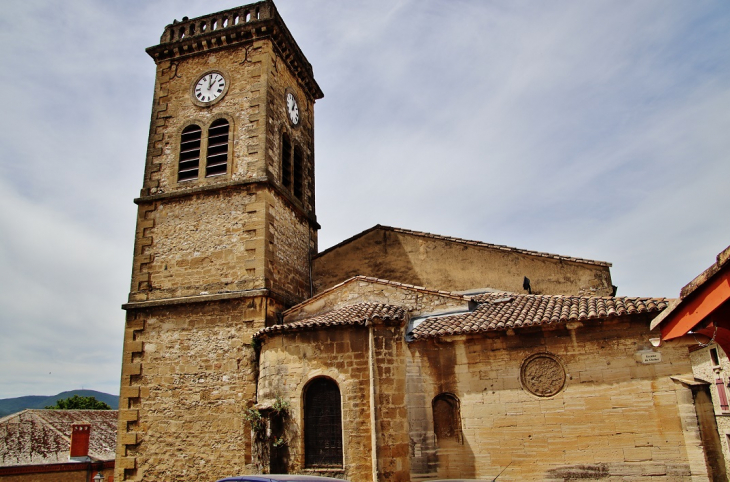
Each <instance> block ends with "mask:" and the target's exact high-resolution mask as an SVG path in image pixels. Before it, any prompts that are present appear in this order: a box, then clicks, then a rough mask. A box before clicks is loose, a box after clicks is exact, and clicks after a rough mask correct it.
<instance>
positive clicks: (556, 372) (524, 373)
mask: <svg viewBox="0 0 730 482" xmlns="http://www.w3.org/2000/svg"><path fill="white" fill-rule="evenodd" d="M520 381H521V382H522V387H523V388H525V390H527V391H529V392H530V393H532V394H533V395H537V396H538V397H552V396H553V395H556V394H557V393H558V392H560V390H562V389H563V387H564V386H565V368H563V364H562V363H560V360H558V358H557V357H555V356H554V355H551V354H549V353H537V354H535V355H531V356H529V357H528V358H527V359H525V361H524V362H522V370H521V371H520Z"/></svg>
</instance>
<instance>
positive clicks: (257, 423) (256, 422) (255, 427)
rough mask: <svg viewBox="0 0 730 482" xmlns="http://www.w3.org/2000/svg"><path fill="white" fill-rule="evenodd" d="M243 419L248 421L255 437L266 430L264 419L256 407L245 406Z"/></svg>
mask: <svg viewBox="0 0 730 482" xmlns="http://www.w3.org/2000/svg"><path fill="white" fill-rule="evenodd" d="M243 419H244V420H245V421H246V422H248V424H249V425H250V426H251V431H253V432H254V433H255V434H256V435H257V437H258V436H260V435H261V434H263V432H265V431H266V420H264V417H263V415H261V412H260V411H259V410H258V409H257V408H247V409H246V410H244V412H243Z"/></svg>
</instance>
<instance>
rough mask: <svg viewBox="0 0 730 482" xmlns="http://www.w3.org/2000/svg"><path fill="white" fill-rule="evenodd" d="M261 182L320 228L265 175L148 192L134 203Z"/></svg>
mask: <svg viewBox="0 0 730 482" xmlns="http://www.w3.org/2000/svg"><path fill="white" fill-rule="evenodd" d="M261 184H263V185H266V186H267V187H270V188H272V189H273V190H274V191H275V192H276V193H277V194H279V196H281V198H282V199H284V200H285V201H286V202H287V203H288V204H289V205H290V206H291V207H292V209H293V210H294V211H295V212H296V213H297V214H299V215H300V216H302V217H303V218H304V219H306V220H307V221H308V222H309V224H310V226H312V227H313V228H314V229H321V226H320V225H319V223H318V222H317V216H316V215H315V214H314V213H312V212H306V211H305V210H304V209H303V208H302V207H301V205H300V204H299V203H297V202H295V201H294V199H293V197H292V196H291V194H290V193H289V192H288V191H287V190H285V189H284V188H282V187H281V186H280V185H278V184H277V183H275V182H273V181H272V180H271V179H269V178H267V177H256V178H253V179H245V180H242V181H227V182H220V183H216V184H209V185H203V186H197V187H193V188H190V189H185V190H180V191H173V192H165V193H157V194H149V195H146V196H140V197H138V198H135V199H134V203H135V204H137V205H142V204H148V203H152V202H156V201H169V200H172V199H180V198H185V197H190V196H195V195H197V194H209V193H216V192H220V191H223V190H226V189H235V188H237V187H243V186H252V185H261Z"/></svg>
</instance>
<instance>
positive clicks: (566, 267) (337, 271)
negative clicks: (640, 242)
mask: <svg viewBox="0 0 730 482" xmlns="http://www.w3.org/2000/svg"><path fill="white" fill-rule="evenodd" d="M313 268H314V274H313V276H314V283H315V292H317V293H319V292H321V291H323V290H325V289H327V288H330V287H331V286H334V285H336V284H337V283H341V282H342V281H345V280H346V279H348V278H352V277H353V276H357V275H362V276H372V277H374V278H381V279H386V280H392V281H399V282H401V283H408V284H412V285H416V286H424V287H426V288H431V289H440V290H447V291H462V290H472V289H477V288H494V289H499V290H504V291H510V292H513V293H524V292H525V290H524V289H523V287H522V283H523V280H524V277H528V278H529V279H530V281H531V284H532V291H533V293H534V294H545V295H551V294H573V295H598V296H608V295H611V293H612V288H611V274H610V271H609V265H608V264H605V263H601V264H591V263H585V262H577V261H571V260H568V259H566V258H562V259H561V258H556V257H551V256H538V255H531V254H526V253H525V252H524V251H522V250H515V249H512V248H506V247H505V249H499V248H495V247H485V246H480V245H479V243H476V242H473V241H471V242H455V241H453V240H450V239H448V238H443V237H439V236H433V235H417V234H412V233H408V232H403V231H399V230H394V229H392V228H387V227H380V228H376V229H373V230H371V231H370V232H366V233H365V234H364V235H362V236H360V237H356V239H353V240H350V241H347V242H344V243H342V244H341V245H339V246H337V247H335V248H333V249H331V250H328V251H325V252H323V253H322V254H320V255H318V256H317V257H316V258H315V259H314V264H313Z"/></svg>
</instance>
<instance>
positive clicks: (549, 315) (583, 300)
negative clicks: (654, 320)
mask: <svg viewBox="0 0 730 482" xmlns="http://www.w3.org/2000/svg"><path fill="white" fill-rule="evenodd" d="M472 301H474V302H476V303H478V306H477V307H476V309H474V310H473V311H470V312H468V313H459V314H456V315H448V316H435V317H432V318H426V319H425V320H424V321H423V322H421V323H420V324H419V325H418V326H416V328H414V329H413V331H412V332H411V334H410V335H411V337H412V339H423V338H432V337H440V336H447V335H462V334H467V333H479V332H486V331H495V330H506V329H510V328H525V327H529V326H538V325H549V324H555V323H566V322H569V321H584V320H600V319H606V318H609V317H617V316H624V315H633V314H641V313H653V312H659V311H661V310H663V309H664V308H666V307H667V300H666V299H665V298H626V297H620V298H617V297H598V296H561V295H524V294H513V293H485V294H481V295H477V296H475V297H474V298H472Z"/></svg>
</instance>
